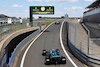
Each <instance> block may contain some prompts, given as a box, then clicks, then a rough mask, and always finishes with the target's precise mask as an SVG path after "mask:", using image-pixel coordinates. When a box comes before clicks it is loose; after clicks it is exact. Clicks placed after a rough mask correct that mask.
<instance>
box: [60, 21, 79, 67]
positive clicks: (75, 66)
mask: <svg viewBox="0 0 100 67" xmlns="http://www.w3.org/2000/svg"><path fill="white" fill-rule="evenodd" d="M63 24H64V21H63V22H62V24H61V28H60V43H61V47H62V49H63V51H64V53H65V55H66V56H67V57H68V59H69V60H70V62H71V63H72V64H73V65H74V67H78V66H77V65H76V64H75V63H74V62H73V60H72V59H71V58H70V56H69V55H68V53H67V52H66V50H65V48H64V45H63V41H62V28H63Z"/></svg>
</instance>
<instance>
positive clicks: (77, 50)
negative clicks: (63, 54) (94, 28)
mask: <svg viewBox="0 0 100 67" xmlns="http://www.w3.org/2000/svg"><path fill="white" fill-rule="evenodd" d="M83 26H84V25H83ZM84 29H86V28H85V27H84ZM84 29H83V30H84ZM67 30H68V44H69V48H70V49H71V51H72V52H73V54H74V55H75V56H76V57H77V58H78V59H79V60H80V61H82V62H83V63H84V64H86V65H88V66H93V67H100V51H99V50H100V46H99V44H100V41H99V40H98V41H97V40H93V39H90V32H89V31H88V30H86V32H87V33H85V32H82V31H83V30H81V29H77V27H76V26H75V25H74V24H73V23H71V22H68V23H67ZM87 34H88V35H87Z"/></svg>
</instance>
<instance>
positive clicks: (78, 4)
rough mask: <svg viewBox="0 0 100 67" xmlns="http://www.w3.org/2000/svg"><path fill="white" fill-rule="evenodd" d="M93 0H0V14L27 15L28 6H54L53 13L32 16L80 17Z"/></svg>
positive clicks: (23, 16)
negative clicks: (66, 15)
mask: <svg viewBox="0 0 100 67" xmlns="http://www.w3.org/2000/svg"><path fill="white" fill-rule="evenodd" d="M94 1H95V0H0V14H5V15H7V16H10V17H17V18H18V17H22V18H27V17H29V7H30V6H54V7H55V9H54V10H55V14H54V15H33V17H35V18H38V16H42V17H61V16H64V15H65V14H68V15H69V17H82V16H83V12H84V11H86V10H87V9H85V8H86V7H87V6H89V5H90V4H91V3H93V2H94Z"/></svg>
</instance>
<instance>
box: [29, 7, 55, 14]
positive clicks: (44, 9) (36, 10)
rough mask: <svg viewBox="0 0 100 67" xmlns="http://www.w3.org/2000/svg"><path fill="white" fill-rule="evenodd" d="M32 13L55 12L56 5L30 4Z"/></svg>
mask: <svg viewBox="0 0 100 67" xmlns="http://www.w3.org/2000/svg"><path fill="white" fill-rule="evenodd" d="M30 9H31V12H32V14H54V6H30Z"/></svg>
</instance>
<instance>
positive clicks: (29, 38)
mask: <svg viewBox="0 0 100 67" xmlns="http://www.w3.org/2000/svg"><path fill="white" fill-rule="evenodd" d="M39 33H40V30H39V29H38V30H36V31H35V32H33V33H32V34H31V35H29V36H28V37H26V38H25V39H24V40H23V41H21V42H20V43H19V44H18V46H17V47H16V48H15V49H14V52H13V53H12V56H11V58H10V61H9V63H8V66H9V67H12V65H13V62H14V60H15V58H16V56H17V54H18V53H19V52H20V50H21V49H22V48H23V47H24V46H25V45H26V44H27V43H28V42H29V41H30V40H32V39H33V38H34V37H35V36H36V35H38V34H39Z"/></svg>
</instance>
